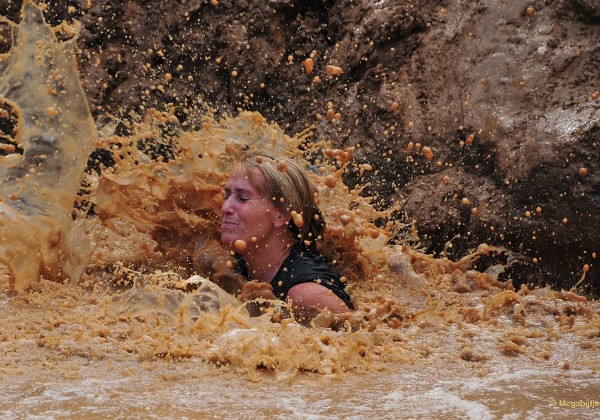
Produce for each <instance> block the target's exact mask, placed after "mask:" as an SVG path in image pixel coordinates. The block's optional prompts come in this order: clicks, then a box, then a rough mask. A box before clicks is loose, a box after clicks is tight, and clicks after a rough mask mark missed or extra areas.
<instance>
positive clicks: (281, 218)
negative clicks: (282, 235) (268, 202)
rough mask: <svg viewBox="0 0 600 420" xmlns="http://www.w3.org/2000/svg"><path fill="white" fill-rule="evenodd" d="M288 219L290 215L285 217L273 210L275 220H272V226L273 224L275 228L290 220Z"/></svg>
mask: <svg viewBox="0 0 600 420" xmlns="http://www.w3.org/2000/svg"><path fill="white" fill-rule="evenodd" d="M290 219H291V217H290V216H289V215H288V216H287V217H286V216H285V215H284V214H282V213H281V212H279V211H276V212H275V220H273V226H275V227H276V228H280V227H283V226H285V225H286V224H287V223H288V222H289V221H290Z"/></svg>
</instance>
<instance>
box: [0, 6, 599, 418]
mask: <svg viewBox="0 0 600 420" xmlns="http://www.w3.org/2000/svg"><path fill="white" fill-rule="evenodd" d="M24 10H25V12H26V15H25V17H24V18H23V20H22V22H21V23H20V24H19V25H18V26H17V25H14V32H15V37H14V40H13V44H12V49H11V51H10V52H9V53H8V54H5V55H3V56H2V57H1V61H0V63H1V65H2V67H1V69H2V79H0V94H1V96H2V97H3V102H2V112H3V113H2V118H3V119H4V122H3V130H5V127H12V129H10V130H8V129H6V130H5V135H3V140H2V145H3V146H2V150H3V151H4V153H3V155H2V157H0V170H1V172H0V173H1V174H2V178H3V184H2V188H1V190H0V191H1V193H2V194H1V197H2V200H1V201H0V211H1V214H2V219H0V279H1V286H2V294H1V295H0V311H1V313H2V317H1V319H0V363H1V364H0V384H1V386H2V389H3V392H2V394H1V396H0V411H1V412H2V413H3V414H2V416H3V417H4V418H62V417H82V418H94V417H110V418H126V417H134V418H141V417H143V418H255V417H260V418H265V417H273V418H290V417H291V418H321V417H323V418H325V417H327V418H417V417H419V418H420V417H436V418H437V417H460V418H477V419H480V418H497V417H500V418H523V417H527V418H545V417H549V416H551V417H557V418H561V417H565V418H566V417H575V418H578V417H586V418H587V417H589V418H593V417H598V416H599V415H600V375H599V373H598V370H599V369H600V357H599V355H598V354H599V353H598V351H599V349H600V304H599V303H598V302H597V301H589V300H588V299H586V298H585V297H583V296H579V295H577V294H575V293H572V292H569V291H555V290H551V289H550V288H544V289H536V290H529V289H527V288H525V287H523V288H521V289H520V290H514V288H513V287H512V285H511V284H510V283H504V282H500V281H498V280H497V275H498V273H499V272H501V270H502V269H503V268H504V266H501V265H498V266H492V267H490V268H489V269H487V270H486V271H485V272H479V271H476V270H475V269H474V267H475V263H476V262H477V261H478V260H479V259H480V258H482V257H485V256H489V255H491V254H494V253H502V252H507V251H506V250H503V249H501V248H497V247H491V246H487V245H485V244H482V245H481V246H480V247H479V248H478V249H476V250H473V252H472V253H471V254H470V255H469V256H467V257H465V258H463V259H462V260H460V261H449V260H447V259H445V258H442V257H438V258H434V257H432V256H429V255H425V254H424V253H422V252H421V251H419V248H418V232H414V231H411V229H410V226H408V227H407V226H401V225H400V224H399V223H397V222H395V221H393V220H391V219H389V214H390V213H389V212H381V211H377V210H376V209H374V208H373V207H372V206H371V204H370V200H369V199H368V198H365V197H362V196H361V194H360V191H359V190H350V189H349V188H347V187H346V186H345V184H344V182H343V175H345V174H352V176H356V177H360V176H361V175H362V174H363V173H364V171H369V170H372V169H373V168H371V167H370V166H369V165H361V166H360V167H358V166H357V165H354V164H353V162H352V155H353V150H352V149H348V150H336V149H331V148H329V147H328V145H327V144H325V143H323V142H316V141H310V142H307V139H310V137H311V133H310V132H303V133H299V134H297V135H296V136H293V137H289V136H287V135H285V134H284V133H283V131H282V130H281V129H280V128H279V127H277V126H275V125H273V124H270V123H269V122H268V121H266V120H265V119H264V118H263V117H262V116H261V115H259V114H255V113H241V114H240V115H238V116H236V117H226V118H223V119H220V120H218V121H217V120H215V119H213V118H211V117H210V116H207V117H206V118H205V120H204V121H203V124H202V129H201V130H197V131H192V130H186V129H185V128H183V127H180V126H179V125H178V123H177V121H176V119H174V118H173V117H172V116H171V115H170V114H169V113H168V112H165V113H160V112H157V111H151V112H149V113H148V114H147V115H146V116H145V117H144V118H139V119H138V120H137V121H135V122H130V123H124V122H119V123H123V124H129V132H131V133H132V134H130V135H127V136H124V137H122V136H118V135H116V134H115V131H114V130H113V128H114V127H113V126H111V125H107V126H105V127H101V128H99V129H97V128H96V127H95V124H94V122H93V120H92V118H91V115H90V113H89V110H88V108H87V103H86V102H85V96H84V94H83V91H82V90H81V87H80V85H79V82H78V78H77V71H76V67H75V64H74V63H75V61H74V59H73V55H72V53H71V52H70V49H69V48H70V46H69V42H57V41H56V39H55V36H54V32H53V30H51V29H50V28H49V27H48V26H46V25H45V24H44V23H43V20H42V17H41V13H40V12H39V10H38V9H37V8H36V7H33V6H32V5H30V4H29V5H28V6H26V8H25V9H24ZM5 23H6V22H5ZM11 25H13V24H11ZM60 30H61V31H62V32H64V33H69V32H70V31H71V30H72V31H73V32H76V28H68V27H63V28H61V29H60ZM311 140H314V139H311ZM247 147H249V148H261V149H269V150H274V151H277V152H280V153H285V154H288V155H293V156H296V157H297V158H298V159H306V160H305V163H306V166H307V170H308V171H309V172H310V173H311V176H312V178H313V181H314V183H315V185H316V186H317V187H318V190H319V200H320V207H321V209H322V210H323V214H324V217H325V218H326V220H327V223H328V232H327V234H326V236H325V238H324V240H323V243H322V252H323V253H324V254H326V255H327V256H328V257H329V258H330V259H331V260H334V261H335V264H336V266H337V267H338V268H339V269H340V270H342V271H343V272H344V274H345V275H346V276H347V277H348V284H349V292H350V293H351V295H352V297H353V300H354V302H355V306H356V307H357V310H356V312H355V313H354V314H353V315H352V316H351V317H350V318H349V319H347V320H345V321H339V322H337V323H334V324H333V325H334V328H327V327H326V326H328V325H331V322H332V320H331V318H330V317H328V315H327V314H324V315H323V316H320V317H318V318H317V319H316V320H315V321H314V325H313V326H312V327H305V326H302V325H301V324H299V323H298V322H296V321H295V319H294V318H293V317H292V318H285V317H283V318H281V317H278V316H277V315H278V314H279V312H278V311H279V308H278V307H275V308H273V309H272V312H269V313H266V314H265V315H263V316H260V317H254V318H253V317H250V316H249V315H248V312H247V310H246V307H245V306H244V305H243V304H242V303H240V302H238V301H237V300H236V299H235V298H234V297H233V296H230V295H228V294H227V293H226V292H224V291H223V290H222V289H220V288H218V287H217V286H216V285H215V284H214V283H212V282H211V281H210V279H211V278H217V277H218V276H227V275H231V264H230V262H231V261H230V259H231V256H230V255H229V253H228V252H227V251H226V250H223V249H221V247H220V246H219V244H218V230H219V214H220V213H219V208H220V205H221V202H222V200H223V196H222V187H223V185H224V182H225V181H226V179H227V174H228V171H229V168H230V166H231V163H232V162H233V161H234V160H235V158H236V157H237V156H238V155H239V153H240V151H241V150H242V149H244V148H247ZM93 148H99V149H102V150H103V151H104V152H105V153H106V154H108V155H110V159H108V160H110V161H111V164H110V165H104V166H103V165H102V164H106V160H107V159H105V160H104V161H103V162H98V166H99V167H100V168H101V170H99V171H93V170H92V171H88V172H85V173H84V166H85V162H86V160H87V156H88V155H89V153H90V151H91V150H92V149H93ZM156 150H163V152H164V153H163V154H162V155H161V156H162V157H161V158H157V157H156V156H154V155H153V154H152V153H153V151H156ZM299 150H302V151H303V152H299ZM165 151H166V152H165ZM106 154H105V156H107V155H106ZM82 174H83V175H82ZM82 177H83V183H81V182H80V181H81V179H82ZM80 184H81V185H83V186H84V187H83V189H84V190H85V191H79V189H80ZM74 203H77V206H76V207H77V209H79V210H80V211H78V212H77V217H76V218H75V220H71V217H70V215H71V210H72V208H73V204H74ZM91 209H93V212H92V211H91ZM86 215H87V217H85V216H86ZM402 232H404V233H402ZM400 233H402V234H400ZM402 235H404V236H405V239H406V240H405V243H403V242H402V241H400V242H396V243H395V244H393V245H392V244H391V243H390V238H391V237H395V238H398V237H400V238H402V237H403V236H402ZM509 261H510V258H509ZM191 276H196V277H191ZM190 277H191V279H192V280H194V281H190V280H188V279H189V278H190Z"/></svg>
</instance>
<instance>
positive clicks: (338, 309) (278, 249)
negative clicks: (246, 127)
mask: <svg viewBox="0 0 600 420" xmlns="http://www.w3.org/2000/svg"><path fill="white" fill-rule="evenodd" d="M315 198H316V191H315V188H314V187H313V185H312V184H311V182H310V180H309V178H308V176H307V175H306V173H305V171H304V169H303V168H301V167H300V166H299V165H298V164H297V163H295V162H294V161H292V160H290V159H288V158H284V157H279V156H275V155H271V154H268V153H263V152H252V153H246V154H244V155H243V156H242V158H241V159H240V160H239V162H237V163H236V164H235V165H234V167H233V170H232V173H231V176H230V178H229V180H228V182H227V186H226V187H225V201H224V203H223V206H222V207H221V215H222V227H221V241H222V242H223V243H224V244H225V245H227V246H229V247H231V248H232V249H233V250H234V251H235V252H236V254H235V255H236V258H237V260H238V263H239V265H240V270H241V273H242V275H243V276H244V277H246V279H247V280H250V282H247V283H246V284H245V285H244V288H243V290H242V294H241V298H242V299H244V300H251V299H253V298H257V297H262V298H267V299H281V300H288V301H290V303H291V307H292V309H293V310H294V312H296V313H297V314H301V315H303V316H305V317H312V316H315V315H316V314H318V313H320V312H321V311H322V310H324V309H328V310H329V311H330V312H331V313H333V314H341V313H345V312H349V311H350V310H351V309H353V305H352V301H351V300H350V296H348V294H347V293H346V291H345V290H344V287H345V285H344V283H343V282H342V280H341V279H340V274H339V273H338V272H337V271H336V270H334V269H332V268H331V267H329V266H328V265H327V264H326V263H325V262H324V261H323V260H322V259H321V257H320V256H319V255H318V254H317V253H316V241H317V240H318V239H320V236H321V235H322V233H323V231H324V229H325V222H324V220H323V217H322V215H321V212H320V210H319V208H318V206H317V204H316V203H315Z"/></svg>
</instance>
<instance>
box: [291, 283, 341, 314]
mask: <svg viewBox="0 0 600 420" xmlns="http://www.w3.org/2000/svg"><path fill="white" fill-rule="evenodd" d="M287 298H288V300H290V301H291V303H292V308H293V309H294V310H296V311H298V312H300V313H307V312H308V313H312V312H315V314H318V313H319V312H321V311H323V310H324V309H329V311H330V312H331V313H332V314H341V313H346V312H350V309H349V308H348V306H346V304H345V303H344V301H343V300H342V299H341V298H340V297H338V296H337V295H336V294H335V293H333V291H331V290H330V289H328V288H327V287H325V286H323V285H321V284H318V283H314V282H307V283H300V284H297V285H295V286H293V287H292V288H291V289H290V291H289V292H288V294H287Z"/></svg>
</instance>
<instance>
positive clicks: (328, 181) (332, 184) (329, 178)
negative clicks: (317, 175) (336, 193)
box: [325, 175, 337, 188]
mask: <svg viewBox="0 0 600 420" xmlns="http://www.w3.org/2000/svg"><path fill="white" fill-rule="evenodd" d="M325 185H326V186H327V187H329V188H335V186H336V185H337V179H335V177H334V176H333V175H328V176H327V177H326V178H325Z"/></svg>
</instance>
